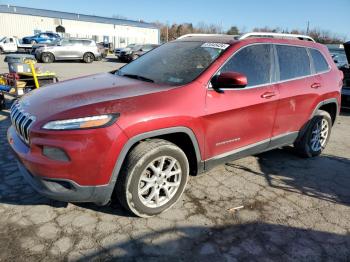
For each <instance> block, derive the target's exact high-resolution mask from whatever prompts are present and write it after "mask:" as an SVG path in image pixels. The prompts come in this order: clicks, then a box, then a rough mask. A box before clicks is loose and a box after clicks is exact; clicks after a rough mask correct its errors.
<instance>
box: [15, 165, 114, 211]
mask: <svg viewBox="0 0 350 262" xmlns="http://www.w3.org/2000/svg"><path fill="white" fill-rule="evenodd" d="M17 163H18V169H19V171H20V172H21V174H22V176H23V177H24V179H25V180H26V181H27V182H28V184H30V185H31V186H32V187H33V188H34V190H35V191H37V192H38V193H39V194H41V195H43V196H45V197H47V198H50V199H54V200H58V201H63V202H93V203H95V204H98V205H106V204H107V203H108V202H109V200H110V196H111V192H112V191H113V187H111V186H110V185H106V186H80V185H78V184H77V183H75V182H74V181H72V180H69V179H52V178H44V177H40V176H35V175H33V174H31V173H30V172H29V171H28V170H27V169H26V167H25V166H24V165H23V164H22V163H21V162H19V161H17Z"/></svg>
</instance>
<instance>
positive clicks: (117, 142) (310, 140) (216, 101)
mask: <svg viewBox="0 0 350 262" xmlns="http://www.w3.org/2000/svg"><path fill="white" fill-rule="evenodd" d="M286 38H288V39H286ZM305 40H308V39H302V38H300V37H293V36H290V37H285V36H283V35H281V37H280V38H278V37H276V36H271V37H270V36H266V37H264V36H262V35H259V36H258V37H254V36H251V35H250V37H246V38H244V37H242V38H240V39H238V40H235V39H233V38H232V36H222V35H220V36H212V35H208V36H193V35H192V36H188V37H183V38H181V39H178V40H175V41H172V42H170V43H167V44H164V45H162V46H160V47H158V48H156V49H154V50H152V51H150V52H149V53H147V54H145V55H144V56H142V57H140V58H139V59H137V60H135V61H133V62H131V63H130V64H128V65H125V66H124V67H122V68H120V69H119V70H117V71H115V72H111V73H103V74H96V75H92V76H87V77H82V78H77V79H73V80H70V81H64V82H60V83H57V84H54V85H51V86H48V87H45V88H42V89H38V90H36V91H33V92H31V93H28V94H27V95H25V96H24V97H22V98H21V99H20V100H19V101H17V102H15V103H14V104H13V106H12V108H11V120H12V125H11V127H10V128H9V130H8V141H9V143H10V145H11V147H12V149H13V151H14V152H15V154H16V155H17V158H18V160H19V161H18V162H19V169H20V170H21V172H22V173H23V175H24V177H25V178H26V179H27V181H28V182H29V183H30V184H31V185H32V186H33V187H34V188H35V189H36V190H37V191H38V192H39V193H41V194H43V195H45V196H47V197H49V198H52V199H56V200H61V201H66V202H94V203H96V204H99V205H105V204H107V203H109V202H110V201H111V199H112V198H116V199H118V200H119V201H120V203H121V204H122V205H123V206H124V207H125V208H126V209H128V210H129V211H131V212H132V213H134V214H136V215H137V216H141V217H147V216H152V215H156V214H159V213H160V212H163V211H165V210H166V209H168V208H170V207H171V206H173V205H174V204H175V203H176V201H177V200H179V198H180V197H181V195H182V193H183V191H184V189H185V186H186V183H187V180H188V177H189V175H196V174H198V173H201V172H203V171H207V170H209V169H210V168H211V167H213V166H214V165H217V164H219V163H224V162H225V161H231V160H235V159H238V158H242V157H245V156H248V155H253V154H257V153H260V152H263V151H266V150H270V149H273V148H277V147H281V146H285V145H291V144H294V147H295V149H296V150H297V152H299V153H300V154H301V155H302V156H304V157H313V156H317V155H319V154H320V153H321V152H322V150H323V149H324V148H325V146H326V144H327V142H328V139H329V136H330V133H331V127H332V125H333V123H334V121H335V118H336V116H337V114H338V112H339V108H340V90H341V87H342V78H343V75H342V73H341V71H339V70H338V68H337V67H336V65H335V64H334V62H333V61H332V58H331V56H330V54H329V52H328V50H327V48H326V47H325V46H323V45H321V44H318V43H315V42H313V41H305ZM112 193H115V194H112Z"/></svg>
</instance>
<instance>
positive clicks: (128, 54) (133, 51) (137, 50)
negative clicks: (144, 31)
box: [119, 44, 159, 62]
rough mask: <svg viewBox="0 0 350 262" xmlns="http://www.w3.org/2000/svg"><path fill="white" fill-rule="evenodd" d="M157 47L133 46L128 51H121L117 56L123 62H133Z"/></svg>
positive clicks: (148, 45) (149, 45)
mask: <svg viewBox="0 0 350 262" xmlns="http://www.w3.org/2000/svg"><path fill="white" fill-rule="evenodd" d="M158 46H159V45H151V44H147V45H134V46H132V47H130V49H129V50H123V51H121V52H120V54H119V59H120V60H121V61H123V62H130V61H134V60H136V59H137V58H139V57H140V56H142V55H144V54H146V53H147V52H149V51H151V50H152V49H154V48H156V47H158Z"/></svg>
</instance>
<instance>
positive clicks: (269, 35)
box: [239, 32, 316, 42]
mask: <svg viewBox="0 0 350 262" xmlns="http://www.w3.org/2000/svg"><path fill="white" fill-rule="evenodd" d="M250 37H267V38H282V39H299V40H305V41H311V42H316V41H315V40H314V39H313V38H312V37H310V36H307V35H297V34H283V33H270V32H251V33H246V34H244V35H242V36H240V37H239V39H240V40H241V39H246V38H250Z"/></svg>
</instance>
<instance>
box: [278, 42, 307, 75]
mask: <svg viewBox="0 0 350 262" xmlns="http://www.w3.org/2000/svg"><path fill="white" fill-rule="evenodd" d="M276 50H277V55H278V63H279V69H280V80H288V79H293V78H297V77H302V76H308V75H310V74H311V69H310V59H309V56H308V54H307V51H306V48H304V47H297V46H287V45H276Z"/></svg>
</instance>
